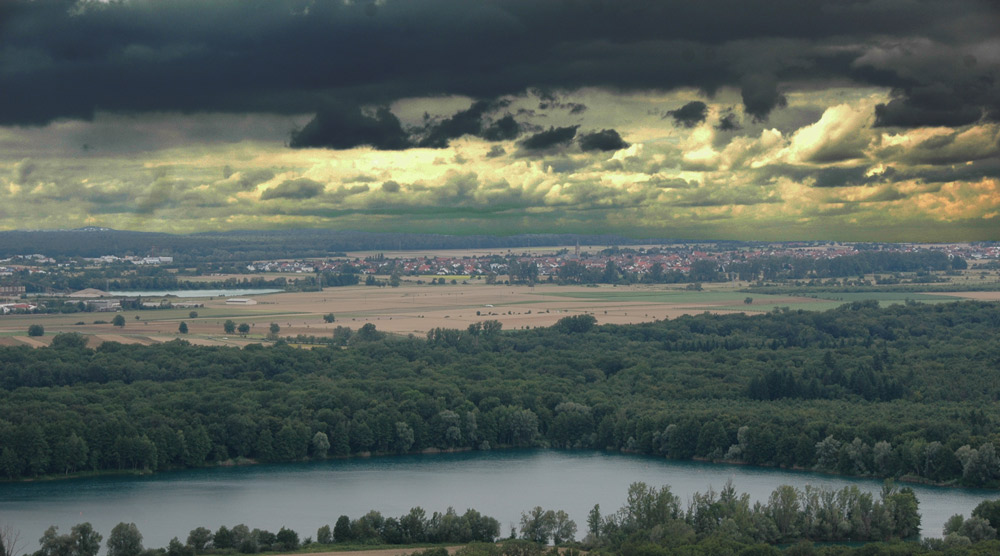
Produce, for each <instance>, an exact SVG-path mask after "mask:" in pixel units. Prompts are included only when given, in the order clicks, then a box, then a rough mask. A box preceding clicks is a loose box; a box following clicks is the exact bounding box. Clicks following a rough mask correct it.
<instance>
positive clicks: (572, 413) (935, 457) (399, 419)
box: [0, 302, 1000, 487]
mask: <svg viewBox="0 0 1000 556" xmlns="http://www.w3.org/2000/svg"><path fill="white" fill-rule="evenodd" d="M594 321H595V319H594V317H592V316H590V315H575V316H571V317H566V318H564V319H563V320H561V321H560V322H559V323H558V324H556V325H555V326H553V327H550V328H546V329H533V330H521V331H503V330H501V327H500V326H499V323H496V322H487V323H485V325H478V326H470V327H469V329H467V330H450V329H436V330H433V331H432V332H431V333H430V334H429V335H428V337H427V338H415V337H409V338H395V337H391V336H387V335H385V334H382V333H380V332H378V331H376V330H374V327H370V328H371V329H370V330H362V331H361V332H362V333H357V334H354V335H352V336H351V338H350V341H349V342H348V345H347V346H345V347H338V346H323V347H317V348H316V349H312V350H308V349H298V348H294V347H291V346H288V345H282V344H281V343H280V342H279V344H278V345H274V346H271V347H263V346H260V345H251V346H248V347H247V348H245V349H235V348H224V347H204V346H194V345H189V344H187V343H185V342H183V341H174V342H169V343H166V344H160V345H152V346H139V345H122V344H118V343H105V344H103V345H102V346H101V347H99V348H97V349H96V350H93V349H88V348H86V347H84V341H83V338H82V337H80V336H77V335H74V334H63V335H58V336H56V337H55V338H54V341H53V344H52V346H51V347H48V348H41V349H31V348H27V347H3V348H0V407H3V408H4V411H3V413H2V414H0V474H2V475H3V476H5V477H7V478H11V479H17V478H26V477H38V476H42V475H65V474H72V473H77V472H84V471H119V470H128V471H131V470H151V471H156V470H162V469H173V468H184V467H196V466H204V465H212V464H214V463H216V462H221V461H227V460H236V461H239V460H255V461H294V460H302V459H307V458H326V457H331V456H348V455H351V454H361V453H375V454H391V453H407V452H417V451H423V450H428V449H459V450H463V449H473V450H487V449H495V448H503V447H531V446H549V447H555V448H573V449H598V450H605V449H607V450H623V451H629V452H636V453H644V454H653V455H660V456H665V457H668V458H673V459H691V458H703V459H709V460H724V461H733V462H743V463H747V464H753V465H774V466H783V467H796V468H806V469H817V470H821V471H828V472H834V473H842V474H848V475H860V476H874V477H903V478H905V479H916V480H926V481H930V482H938V483H959V484H964V485H975V486H986V487H997V486H1000V482H998V481H1000V458H998V455H997V453H996V446H997V445H998V442H1000V428H998V426H997V425H998V423H1000V406H998V404H997V403H996V401H997V400H998V399H1000V373H998V372H997V370H998V367H1000V337H998V335H997V333H996V331H997V330H998V329H1000V308H998V306H997V305H996V304H994V303H984V302H958V303H951V304H938V305H924V304H919V303H908V304H905V305H894V306H889V307H885V308H880V307H879V306H878V304H877V303H876V302H863V303H854V304H849V305H845V306H843V307H841V308H838V309H834V310H831V311H826V312H805V311H787V310H785V311H775V312H771V313H768V314H763V315H757V316H748V315H743V314H733V315H710V314H703V315H698V316H690V317H682V318H678V319H675V320H670V321H659V322H655V323H648V324H640V325H628V326H614V325H604V326H596V325H595V324H594Z"/></svg>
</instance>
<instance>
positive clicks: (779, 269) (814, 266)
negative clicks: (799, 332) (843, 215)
mask: <svg viewBox="0 0 1000 556" xmlns="http://www.w3.org/2000/svg"><path fill="white" fill-rule="evenodd" d="M659 251H660V250H659V249H656V248H653V249H650V250H649V251H648V252H647V253H657V252H659ZM664 252H670V250H664ZM507 265H508V274H509V276H510V281H512V282H534V281H537V278H538V268H537V266H536V265H535V264H534V263H522V262H519V261H517V260H510V261H508V263H507ZM966 268H968V263H967V262H966V261H965V259H962V258H961V257H951V256H949V255H948V254H947V253H944V252H941V251H914V252H899V251H864V252H861V253H857V254H855V255H843V256H838V257H833V258H828V259H824V258H812V257H791V256H772V257H758V258H754V259H749V260H735V261H727V262H725V263H720V262H717V261H714V260H712V259H699V260H695V261H694V262H692V263H691V268H690V269H689V270H688V271H683V270H669V269H666V268H665V267H664V266H663V265H662V264H661V263H656V264H654V265H653V266H652V268H651V269H650V270H649V272H643V273H639V272H631V271H628V270H625V269H622V268H621V267H619V266H618V265H617V264H616V263H615V262H614V261H613V260H608V261H607V262H606V263H605V264H604V267H603V268H595V267H592V266H587V265H586V264H584V263H583V262H579V261H574V260H571V261H567V262H565V263H563V264H562V265H561V266H560V267H559V268H558V269H557V270H556V273H555V276H554V279H555V280H557V281H559V282H561V283H573V284H636V283H648V284H684V283H694V282H729V281H732V280H737V279H738V280H742V281H750V282H759V281H765V280H766V281H786V280H802V279H814V280H821V279H829V278H848V277H858V276H864V275H865V274H871V273H875V272H893V273H896V272H920V273H927V272H929V271H949V270H964V269H966Z"/></svg>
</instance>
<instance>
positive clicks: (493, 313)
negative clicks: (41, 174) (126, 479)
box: [0, 279, 1000, 347]
mask: <svg viewBox="0 0 1000 556" xmlns="http://www.w3.org/2000/svg"><path fill="white" fill-rule="evenodd" d="M420 282H422V283H418V282H417V280H415V279H414V280H404V281H403V283H402V285H401V286H400V287H398V288H389V287H366V286H350V287H339V288H326V289H324V290H322V291H316V292H285V293H275V294H268V295H259V296H252V298H253V299H254V300H255V301H256V302H257V303H256V304H253V305H232V304H227V302H226V298H224V297H215V298H190V299H185V298H175V297H169V298H148V299H147V298H144V301H146V302H157V301H159V300H160V299H163V300H164V301H169V302H171V303H179V302H192V303H197V304H199V305H201V306H199V307H195V308H193V309H192V308H183V309H178V308H174V309H156V310H141V311H135V310H132V311H129V310H126V311H123V312H121V313H118V314H121V315H122V316H124V318H125V325H124V326H122V327H116V326H114V325H112V324H111V320H112V318H113V317H114V315H115V313H99V312H87V313H72V314H26V315H6V316H4V317H2V318H0V345H21V344H28V345H32V346H36V347H37V346H42V345H47V344H48V343H49V341H51V337H52V336H53V335H54V334H55V333H59V332H79V333H82V334H85V335H87V336H89V342H90V344H91V345H93V346H96V345H99V344H100V343H101V342H104V341H117V342H123V343H140V344H150V343H158V342H163V341H169V340H172V339H176V338H179V337H183V338H184V339H186V340H188V341H189V342H191V343H195V344H204V345H245V344H247V343H251V342H260V341H262V340H264V339H265V338H266V336H267V334H268V331H269V327H270V324H271V323H275V324H277V325H278V326H279V328H280V332H279V333H278V336H279V337H295V336H298V335H305V336H320V337H329V336H330V335H331V334H332V332H333V330H334V329H335V328H337V327H338V326H344V327H348V328H351V329H352V330H357V329H359V328H360V327H362V326H364V325H365V324H369V323H371V324H373V325H375V327H376V328H377V329H378V330H379V331H383V332H389V333H392V334H399V335H408V334H413V335H417V336H424V335H426V333H427V332H428V331H429V330H431V329H434V328H438V327H440V328H457V329H465V328H467V327H468V326H469V325H470V324H474V323H476V322H482V321H486V320H497V321H499V322H501V323H502V324H503V327H504V329H506V330H511V329H523V328H536V327H545V326H551V325H552V324H554V323H555V322H556V321H558V320H559V319H560V318H562V317H565V316H568V315H577V314H591V315H593V316H594V317H595V318H596V319H597V322H598V323H600V324H630V323H639V322H650V321H654V320H660V319H672V318H676V317H679V316H681V315H690V314H698V313H703V312H706V311H707V312H713V313H732V312H744V313H761V312H768V311H772V310H775V309H776V308H785V307H787V308H789V309H791V310H799V309H803V310H826V309H830V308H833V307H837V306H839V305H841V304H843V303H850V302H854V301H863V300H869V299H874V300H877V301H879V302H880V303H882V304H893V303H904V302H906V301H919V302H922V303H940V302H947V301H954V300H956V299H960V298H970V299H980V300H997V299H1000V293H998V292H956V293H933V294H929V293H912V292H891V291H877V292H865V293H816V294H809V295H808V296H803V295H798V296H795V295H768V294H747V293H744V292H741V291H738V290H739V289H740V288H741V285H740V284H737V283H724V284H710V285H706V286H705V289H704V290H702V291H695V290H692V289H688V287H686V286H683V285H681V286H667V285H617V286H612V285H600V286H564V285H555V284H539V285H534V286H528V285H499V284H497V285H487V284H485V283H483V282H482V281H480V280H462V281H461V282H457V283H456V284H450V283H448V284H434V285H431V284H428V283H426V282H423V281H422V280H421V281H420ZM192 311H193V312H195V313H197V316H195V317H193V318H192V317H191V313H192ZM330 313H332V314H333V315H334V317H335V320H334V322H325V321H324V319H323V316H324V315H328V314H330ZM230 319H231V320H233V321H235V322H237V323H244V322H245V323H248V324H249V325H250V327H251V328H250V332H249V333H247V334H246V335H245V336H243V335H240V334H226V333H225V332H224V330H223V324H224V322H225V321H226V320H230ZM181 322H184V323H185V324H186V325H187V327H188V333H187V334H180V333H179V331H178V328H179V326H180V323H181ZM31 324H41V325H42V326H43V327H44V329H45V335H44V336H42V337H33V338H29V337H28V336H27V329H28V326H29V325H31Z"/></svg>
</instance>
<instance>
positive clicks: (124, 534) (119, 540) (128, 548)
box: [108, 522, 142, 556]
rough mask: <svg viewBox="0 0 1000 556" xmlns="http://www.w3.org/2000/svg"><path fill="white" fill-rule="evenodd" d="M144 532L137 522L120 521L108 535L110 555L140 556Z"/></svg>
mask: <svg viewBox="0 0 1000 556" xmlns="http://www.w3.org/2000/svg"><path fill="white" fill-rule="evenodd" d="M140 552H142V534H141V533H139V528H138V527H136V525H135V523H124V522H122V523H119V524H118V525H115V527H114V529H112V530H111V534H110V535H108V556H139V553H140Z"/></svg>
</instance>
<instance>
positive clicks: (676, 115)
mask: <svg viewBox="0 0 1000 556" xmlns="http://www.w3.org/2000/svg"><path fill="white" fill-rule="evenodd" d="M667 116H670V117H672V118H673V119H674V124H675V125H681V126H684V127H687V128H691V127H694V126H696V125H698V124H700V123H701V122H704V121H705V118H706V117H707V116H708V105H707V104H705V103H704V102H701V101H700V100H692V101H691V102H689V103H687V104H685V105H684V106H681V107H680V108H678V109H677V110H670V111H668V112H667Z"/></svg>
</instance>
